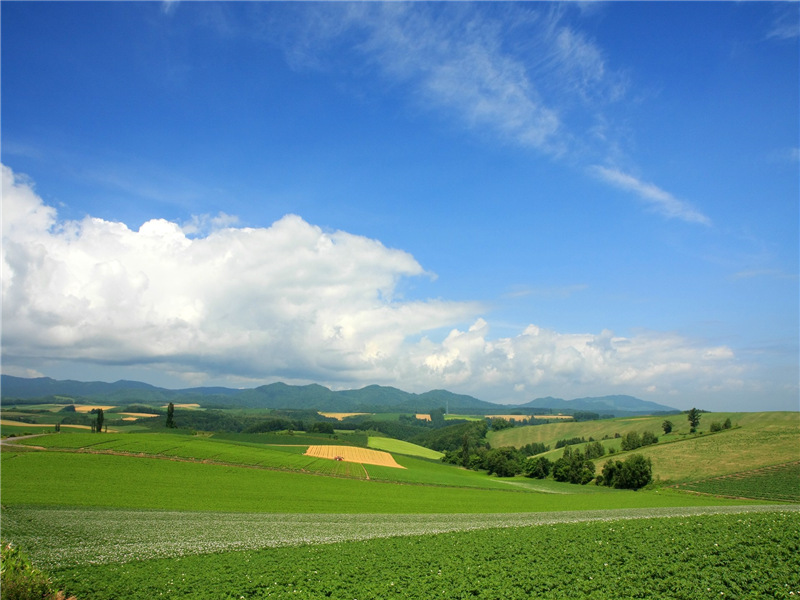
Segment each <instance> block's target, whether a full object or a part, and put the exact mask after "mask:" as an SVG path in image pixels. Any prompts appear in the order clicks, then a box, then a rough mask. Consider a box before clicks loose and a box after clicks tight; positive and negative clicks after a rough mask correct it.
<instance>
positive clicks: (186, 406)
mask: <svg viewBox="0 0 800 600" xmlns="http://www.w3.org/2000/svg"><path fill="white" fill-rule="evenodd" d="M172 406H174V407H175V408H200V405H199V404H197V403H189V404H173V405H172ZM161 408H169V404H165V405H164V406H162V407H161Z"/></svg>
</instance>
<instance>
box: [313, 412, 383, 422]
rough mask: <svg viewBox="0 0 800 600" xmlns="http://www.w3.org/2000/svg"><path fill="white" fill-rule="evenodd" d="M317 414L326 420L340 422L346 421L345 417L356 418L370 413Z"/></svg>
mask: <svg viewBox="0 0 800 600" xmlns="http://www.w3.org/2000/svg"><path fill="white" fill-rule="evenodd" d="M317 414H319V415H322V416H323V417H326V418H328V419H336V420H337V421H341V420H342V419H346V418H347V417H357V416H359V415H369V414H372V413H358V412H356V413H348V412H318V413H317Z"/></svg>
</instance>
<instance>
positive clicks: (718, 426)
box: [709, 421, 722, 433]
mask: <svg viewBox="0 0 800 600" xmlns="http://www.w3.org/2000/svg"><path fill="white" fill-rule="evenodd" d="M709 429H710V430H711V432H712V433H713V432H716V431H722V423H720V422H719V421H714V422H713V423H711V426H710V427H709Z"/></svg>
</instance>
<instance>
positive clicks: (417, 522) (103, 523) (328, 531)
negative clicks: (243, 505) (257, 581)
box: [3, 506, 788, 570]
mask: <svg viewBox="0 0 800 600" xmlns="http://www.w3.org/2000/svg"><path fill="white" fill-rule="evenodd" d="M775 510H777V507H775V506H728V507H679V508H649V509H618V510H617V509H615V510H590V511H572V512H541V513H505V514H497V513H490V514H484V515H474V514H463V513H462V514H410V515H409V514H403V515H399V514H394V515H393V514H292V513H288V514H287V513H280V514H270V513H222V512H189V511H166V510H160V511H154V510H124V509H97V508H69V507H63V508H62V507H48V508H41V507H31V506H15V507H6V508H4V511H3V536H4V538H6V539H8V540H9V541H11V542H13V543H14V544H15V545H17V546H19V547H22V548H24V549H25V551H26V552H28V553H30V554H31V555H32V556H35V558H36V564H37V566H39V567H41V568H43V569H46V570H50V569H57V568H65V567H72V566H80V565H89V564H106V563H126V562H132V561H140V560H145V559H150V558H164V557H177V556H188V555H191V554H209V553H216V552H226V551H232V550H258V549H262V548H273V547H279V546H299V545H304V544H331V543H335V542H341V541H355V540H366V539H373V538H378V537H395V536H408V535H422V534H426V535H427V534H434V533H444V532H451V531H473V530H480V529H496V528H505V527H522V526H527V525H550V524H556V523H574V522H584V521H602V520H613V521H621V520H623V519H647V518H653V517H665V516H671V517H676V516H682V517H689V516H696V515H700V514H704V515H706V514H745V513H747V514H752V513H756V512H774V511H775ZM787 510H788V509H787ZM165 531H169V535H165V533H164V532H165Z"/></svg>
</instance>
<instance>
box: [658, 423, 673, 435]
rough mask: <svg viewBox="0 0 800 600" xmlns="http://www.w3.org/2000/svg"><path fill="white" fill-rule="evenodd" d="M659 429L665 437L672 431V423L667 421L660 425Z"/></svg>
mask: <svg viewBox="0 0 800 600" xmlns="http://www.w3.org/2000/svg"><path fill="white" fill-rule="evenodd" d="M661 429H663V430H664V435H667V434H668V433H669V432H671V431H672V421H669V420H667V421H664V422H663V423H662V424H661Z"/></svg>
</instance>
